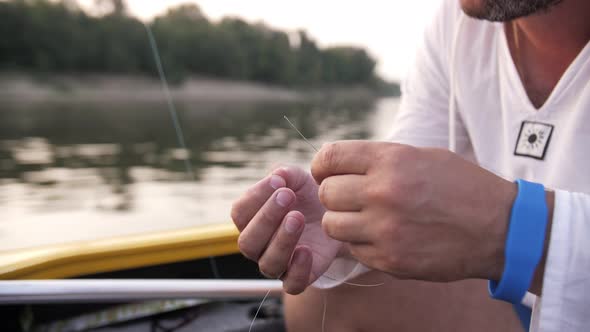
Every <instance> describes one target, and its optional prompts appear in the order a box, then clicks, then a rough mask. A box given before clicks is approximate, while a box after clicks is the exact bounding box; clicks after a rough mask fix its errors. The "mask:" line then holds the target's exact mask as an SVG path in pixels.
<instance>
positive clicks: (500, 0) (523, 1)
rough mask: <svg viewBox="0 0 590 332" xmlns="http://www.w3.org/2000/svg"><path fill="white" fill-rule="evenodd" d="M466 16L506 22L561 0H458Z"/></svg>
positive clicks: (538, 11) (543, 8) (548, 7)
mask: <svg viewBox="0 0 590 332" xmlns="http://www.w3.org/2000/svg"><path fill="white" fill-rule="evenodd" d="M459 1H460V3H461V8H462V9H463V12H465V14H466V15H467V16H470V17H473V18H477V19H481V20H487V21H494V22H506V21H511V20H514V19H517V18H521V17H526V16H529V15H532V14H536V13H540V12H546V11H547V10H549V9H551V7H553V6H555V5H556V4H558V3H559V2H561V0H536V1H532V0H459Z"/></svg>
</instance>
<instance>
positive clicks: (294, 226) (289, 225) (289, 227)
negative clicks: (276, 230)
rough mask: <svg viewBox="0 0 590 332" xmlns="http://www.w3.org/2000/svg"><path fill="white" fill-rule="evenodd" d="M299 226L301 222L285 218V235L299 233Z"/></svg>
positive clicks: (293, 218)
mask: <svg viewBox="0 0 590 332" xmlns="http://www.w3.org/2000/svg"><path fill="white" fill-rule="evenodd" d="M301 225H302V222H301V220H299V219H297V218H295V217H287V220H286V221H285V230H286V231H287V233H291V234H295V233H297V232H298V231H299V229H300V228H301Z"/></svg>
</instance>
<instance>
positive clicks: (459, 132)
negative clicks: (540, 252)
mask: <svg viewBox="0 0 590 332" xmlns="http://www.w3.org/2000/svg"><path fill="white" fill-rule="evenodd" d="M449 109H450V110H451V112H449ZM450 118H451V119H452V118H455V119H456V121H455V125H454V126H451V127H453V128H450V126H449V119H450ZM449 132H451V134H453V133H454V135H449ZM450 136H453V137H450ZM390 140H392V141H395V142H399V143H405V144H410V145H415V146H429V147H448V146H450V142H452V141H454V142H455V144H456V148H455V151H456V152H457V153H459V154H461V155H462V156H464V157H466V158H468V159H470V160H473V161H474V162H476V163H478V164H479V165H481V166H482V167H484V168H486V169H488V170H490V171H492V172H495V173H496V174H498V175H500V176H503V177H505V178H508V179H516V178H522V179H525V180H529V181H533V182H538V183H543V184H544V185H545V187H547V188H551V189H554V190H556V201H555V209H554V216H553V225H552V232H551V239H550V243H549V252H548V257H547V263H546V267H545V276H544V280H543V292H542V294H543V295H542V298H539V299H537V301H536V305H535V314H534V316H533V317H534V318H533V323H532V326H531V331H543V332H545V331H556V332H557V331H559V332H563V331H590V240H589V239H588V238H590V195H588V194H587V193H590V153H587V151H588V150H587V149H588V145H587V144H589V145H590V43H589V44H587V45H586V47H585V48H584V49H583V50H582V51H581V53H580V54H579V55H578V57H577V58H576V59H575V60H574V62H573V63H572V64H571V65H570V67H569V68H568V69H567V71H566V72H565V73H564V75H563V77H562V78H561V80H560V81H559V83H558V84H557V86H556V87H555V89H554V91H553V92H552V93H551V95H550V97H549V98H548V99H547V101H546V102H545V104H544V105H543V106H542V107H541V108H540V109H538V110H537V109H535V107H534V106H533V105H532V104H531V102H530V100H529V98H528V96H527V94H526V92H525V90H524V87H523V85H522V83H521V81H520V78H519V76H518V73H517V71H516V67H515V65H514V62H513V61H512V58H511V55H510V52H509V49H508V44H507V40H506V35H505V31H504V26H503V24H502V23H492V22H487V21H481V20H475V19H472V18H469V17H467V16H466V15H465V14H464V13H463V12H462V11H461V9H460V7H459V1H458V0H445V3H444V5H443V6H442V8H441V10H440V12H439V13H438V15H437V16H436V18H435V20H434V21H433V22H432V24H431V25H430V26H429V28H428V29H427V31H426V34H425V38H424V42H423V44H422V46H421V47H420V48H419V50H418V52H417V55H416V60H415V64H414V66H413V67H412V68H411V70H410V73H409V75H408V77H407V78H406V80H405V81H404V82H403V86H402V102H401V106H400V110H399V113H398V115H397V118H396V121H395V123H394V128H393V132H392V134H391V137H390ZM351 271H352V273H351ZM363 271H366V268H364V267H363V266H361V265H360V264H358V263H354V262H350V261H347V260H346V259H337V261H336V262H335V263H334V264H333V266H331V268H330V271H328V272H327V274H329V275H331V276H341V277H342V278H341V279H342V280H345V279H348V278H350V277H353V276H355V275H358V274H359V273H362V272H363ZM334 284H335V283H331V284H330V283H328V282H326V280H325V279H323V280H322V284H317V283H316V285H318V286H320V287H322V288H325V287H330V286H333V285H334Z"/></svg>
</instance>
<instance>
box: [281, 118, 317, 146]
mask: <svg viewBox="0 0 590 332" xmlns="http://www.w3.org/2000/svg"><path fill="white" fill-rule="evenodd" d="M283 117H284V118H285V120H287V122H289V124H290V125H291V127H293V129H295V131H296V132H297V133H298V134H299V136H301V138H303V140H304V141H305V142H307V144H309V146H311V148H312V149H314V150H315V152H319V150H318V149H316V147H315V146H313V144H311V142H310V141H309V140H307V137H305V135H303V133H302V132H300V131H299V129H297V127H295V125H294V124H293V122H291V120H289V118H288V117H287V116H286V115H283Z"/></svg>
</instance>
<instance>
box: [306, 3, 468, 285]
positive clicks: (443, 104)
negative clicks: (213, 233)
mask: <svg viewBox="0 0 590 332" xmlns="http://www.w3.org/2000/svg"><path fill="white" fill-rule="evenodd" d="M459 15H460V8H459V5H458V1H457V0H445V1H444V3H443V4H442V6H441V8H439V10H438V12H437V14H436V15H435V17H434V20H433V21H432V22H431V24H430V25H429V26H428V27H427V28H426V30H425V33H424V38H423V40H422V43H421V45H420V46H419V47H418V50H417V52H416V57H415V60H414V65H413V66H412V67H411V69H410V70H409V71H408V75H407V77H406V78H405V80H404V81H403V82H402V97H401V103H400V109H399V110H398V113H397V115H396V118H395V121H394V123H393V127H392V130H391V132H390V135H389V136H388V137H386V139H387V140H388V141H392V142H396V143H403V144H409V145H414V146H420V147H440V148H446V147H447V146H448V140H449V138H448V133H449V129H448V127H449V125H448V124H449V120H448V105H449V93H450V92H449V89H450V88H449V77H448V75H449V69H448V61H449V58H450V55H449V52H450V48H451V43H452V38H453V35H454V29H455V25H456V22H457V20H458V17H459ZM456 127H457V143H458V144H457V146H458V147H460V146H461V144H460V143H461V142H464V141H465V137H467V135H466V133H465V129H464V128H463V126H462V125H461V124H460V123H458V124H457V126H456ZM367 271H370V269H369V268H367V267H365V266H364V265H362V264H361V263H359V262H357V261H356V260H355V259H354V258H351V257H338V258H336V259H335V260H334V262H332V264H331V266H330V268H329V269H328V271H327V272H326V273H325V274H324V276H322V277H320V278H319V279H318V280H317V281H316V282H314V284H313V286H314V287H317V288H331V287H335V286H338V285H340V284H342V282H343V281H347V280H350V279H353V278H355V277H357V276H359V275H361V274H363V273H365V272H367Z"/></svg>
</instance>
